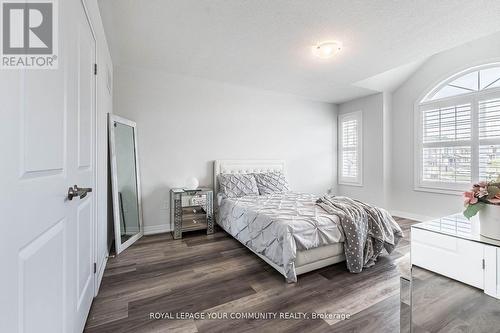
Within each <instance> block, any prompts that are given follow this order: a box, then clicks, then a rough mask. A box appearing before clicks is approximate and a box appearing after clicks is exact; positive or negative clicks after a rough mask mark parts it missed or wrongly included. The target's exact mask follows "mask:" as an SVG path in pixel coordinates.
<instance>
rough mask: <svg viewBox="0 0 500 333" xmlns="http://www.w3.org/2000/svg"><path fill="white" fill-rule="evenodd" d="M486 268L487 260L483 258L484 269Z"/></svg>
mask: <svg viewBox="0 0 500 333" xmlns="http://www.w3.org/2000/svg"><path fill="white" fill-rule="evenodd" d="M485 268H486V261H484V259H483V269H485Z"/></svg>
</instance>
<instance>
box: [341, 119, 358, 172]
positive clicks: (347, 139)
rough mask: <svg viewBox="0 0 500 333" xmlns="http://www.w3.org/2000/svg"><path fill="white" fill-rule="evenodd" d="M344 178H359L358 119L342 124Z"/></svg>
mask: <svg viewBox="0 0 500 333" xmlns="http://www.w3.org/2000/svg"><path fill="white" fill-rule="evenodd" d="M342 143H343V145H342V176H343V177H350V178H357V177H358V122H357V120H356V119H350V120H346V121H344V123H343V124H342Z"/></svg>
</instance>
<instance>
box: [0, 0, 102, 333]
mask: <svg viewBox="0 0 500 333" xmlns="http://www.w3.org/2000/svg"><path fill="white" fill-rule="evenodd" d="M58 3H59V67H58V69H55V70H9V71H2V73H1V76H0V89H1V93H0V94H1V95H0V100H1V101H2V105H1V113H2V122H1V124H0V132H1V134H2V140H1V141H2V143H1V144H0V148H1V149H2V150H1V151H2V152H3V153H2V162H1V171H2V172H1V175H0V177H1V178H0V179H1V183H0V185H1V191H0V193H1V198H0V199H1V200H0V202H1V204H0V208H1V212H2V213H1V214H2V215H1V217H0V218H1V225H2V229H3V230H5V235H4V237H3V240H2V246H1V251H0V252H1V259H2V274H1V275H2V276H1V277H0V279H1V288H2V292H1V294H2V297H1V299H0V304H1V307H0V313H1V318H0V332H37V333H43V332H50V333H53V332H61V333H66V332H81V331H82V330H83V326H84V324H85V320H86V317H87V314H88V311H89V309H90V305H91V302H92V298H93V294H94V278H95V277H94V276H95V275H94V221H95V215H96V214H95V194H94V192H95V183H96V182H95V165H96V163H95V118H96V117H95V112H96V110H95V76H94V63H95V39H94V37H93V33H92V30H91V27H90V25H89V22H88V21H87V17H86V14H85V11H84V7H83V5H82V3H81V2H80V0H71V1H59V2H58ZM74 185H78V186H79V187H81V188H94V192H90V193H88V194H87V195H86V196H85V197H84V198H80V197H79V196H77V197H74V198H73V199H72V200H69V198H68V190H69V187H73V186H74ZM80 193H83V191H80Z"/></svg>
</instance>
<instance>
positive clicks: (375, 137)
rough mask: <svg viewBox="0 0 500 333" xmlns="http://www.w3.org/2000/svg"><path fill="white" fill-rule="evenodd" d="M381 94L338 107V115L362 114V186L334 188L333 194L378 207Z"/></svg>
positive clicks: (382, 197)
mask: <svg viewBox="0 0 500 333" xmlns="http://www.w3.org/2000/svg"><path fill="white" fill-rule="evenodd" d="M383 101H384V99H383V95H382V93H379V94H374V95H370V96H367V97H361V98H357V99H355V100H352V101H349V102H346V103H343V104H340V105H339V112H338V113H339V114H345V113H350V112H356V111H361V112H362V113H363V168H362V169H363V186H351V185H340V184H338V185H337V189H336V193H337V194H338V195H345V196H349V197H352V198H355V199H359V200H362V201H366V202H369V203H372V204H375V205H378V206H385V204H386V203H385V195H384V154H383V146H384V105H383Z"/></svg>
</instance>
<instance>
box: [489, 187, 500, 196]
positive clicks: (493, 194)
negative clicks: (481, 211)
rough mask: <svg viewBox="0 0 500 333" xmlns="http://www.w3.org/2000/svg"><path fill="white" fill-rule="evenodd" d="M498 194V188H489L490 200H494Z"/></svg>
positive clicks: (499, 191) (499, 190) (499, 189)
mask: <svg viewBox="0 0 500 333" xmlns="http://www.w3.org/2000/svg"><path fill="white" fill-rule="evenodd" d="M498 193H500V188H498V186H488V199H493V198H494V197H495V196H496V195H497V194H498Z"/></svg>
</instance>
